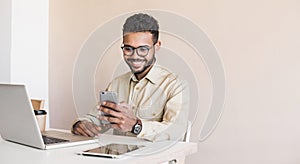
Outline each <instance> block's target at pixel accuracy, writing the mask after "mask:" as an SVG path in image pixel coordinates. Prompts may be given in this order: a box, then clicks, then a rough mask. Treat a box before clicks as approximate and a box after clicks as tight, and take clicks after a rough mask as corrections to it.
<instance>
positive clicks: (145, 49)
mask: <svg viewBox="0 0 300 164" xmlns="http://www.w3.org/2000/svg"><path fill="white" fill-rule="evenodd" d="M153 47H154V45H153V46H152V47H149V46H139V47H136V48H135V47H132V46H129V45H123V46H122V47H121V49H122V50H123V54H124V55H126V56H131V55H133V54H134V50H136V53H137V55H139V56H141V57H145V56H147V55H148V53H149V50H150V49H151V48H153Z"/></svg>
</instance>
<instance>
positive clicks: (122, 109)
mask: <svg viewBox="0 0 300 164" xmlns="http://www.w3.org/2000/svg"><path fill="white" fill-rule="evenodd" d="M99 110H100V111H102V112H104V113H106V114H109V115H110V116H99V119H100V120H105V121H108V122H111V124H108V126H110V127H112V128H114V129H118V130H120V131H123V132H130V131H131V130H132V127H133V126H134V125H135V123H136V121H137V118H136V117H135V115H134V114H133V111H132V109H131V107H130V106H129V105H128V104H126V103H124V102H121V103H120V104H115V103H112V102H107V101H106V102H103V103H102V104H101V106H100V108H99Z"/></svg>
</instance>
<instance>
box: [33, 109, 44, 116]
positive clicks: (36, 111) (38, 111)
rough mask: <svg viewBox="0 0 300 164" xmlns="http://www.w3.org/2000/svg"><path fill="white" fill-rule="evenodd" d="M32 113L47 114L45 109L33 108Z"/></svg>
mask: <svg viewBox="0 0 300 164" xmlns="http://www.w3.org/2000/svg"><path fill="white" fill-rule="evenodd" d="M34 114H35V115H44V114H47V112H46V111H45V110H34Z"/></svg>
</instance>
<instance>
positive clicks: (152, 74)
mask: <svg viewBox="0 0 300 164" xmlns="http://www.w3.org/2000/svg"><path fill="white" fill-rule="evenodd" d="M159 74H160V69H159V66H158V65H157V64H156V63H154V65H153V66H152V68H151V69H150V71H149V72H148V73H147V75H146V76H145V77H144V78H143V79H147V80H149V81H150V82H151V83H153V84H156V83H157V82H158V80H159V79H160V77H159V76H158V75H159ZM143 79H141V80H143ZM131 80H132V81H134V82H138V81H139V80H138V79H137V78H136V77H135V75H134V74H132V75H131Z"/></svg>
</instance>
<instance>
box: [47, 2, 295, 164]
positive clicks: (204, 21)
mask: <svg viewBox="0 0 300 164" xmlns="http://www.w3.org/2000/svg"><path fill="white" fill-rule="evenodd" d="M143 9H161V10H166V11H171V12H173V13H176V14H179V15H181V16H184V17H187V18H188V19H190V20H191V21H193V22H195V23H196V24H197V25H198V26H199V27H201V28H202V29H203V30H204V31H205V32H206V33H207V35H208V36H209V37H210V39H211V40H212V41H213V42H214V44H215V46H216V48H217V49H218V51H219V53H220V56H221V58H222V60H223V64H224V67H225V73H226V88H227V92H226V104H225V109H224V113H223V116H222V118H221V120H220V122H219V124H218V126H217V128H216V129H215V131H214V133H213V134H212V135H211V136H210V137H209V138H208V139H207V140H205V141H204V142H201V143H199V151H198V153H197V154H194V155H191V156H189V157H188V159H187V163H206V164H219V163H236V164H239V163H243V164H245V163H249V164H250V163H299V162H300V157H299V155H298V152H299V151H300V142H299V138H300V128H299V126H298V124H297V123H298V122H299V121H298V120H299V119H298V117H299V115H300V110H299V98H300V87H299V86H298V84H299V83H300V76H299V73H298V70H300V65H299V64H298V63H299V60H300V57H299V54H300V50H299V45H300V39H299V38H300V31H299V29H300V21H299V20H300V2H299V1H297V0H294V1H292V0H289V1H274V0H273V1H272V0H253V1H249V0H248V1H245V0H242V1H241V0H226V1H225V0H216V1H208V0H207V1H179V0H165V1H158V0H153V1H145V2H144V1H143V2H141V1H138V0H134V1H133V0H132V1H127V2H126V3H125V2H122V1H105V0H87V1H79V0H76V1H74V0H63V1H61V0H52V1H50V18H49V19H50V35H49V37H50V40H49V43H50V47H49V51H50V52H49V108H50V126H51V127H56V128H68V127H69V125H70V124H71V122H72V120H73V119H74V118H75V117H76V113H75V106H74V101H73V95H72V75H73V69H74V63H75V61H76V57H77V55H78V54H79V52H80V48H81V47H82V45H83V44H84V42H85V41H86V39H87V38H88V37H89V35H90V34H91V33H92V32H93V31H94V30H95V29H96V28H97V27H99V26H100V25H101V24H104V23H105V22H107V21H109V20H111V19H112V18H113V17H116V16H118V15H121V14H123V13H126V12H133V11H134V10H143ZM178 26H183V25H178ZM183 28H184V26H183ZM166 39H168V38H167V37H166ZM199 67H200V68H202V65H200V66H199ZM200 68H199V69H200ZM201 70H202V69H201ZM98 71H99V70H98ZM202 73H203V74H199V77H200V78H202V79H203V81H207V79H206V78H207V75H206V74H205V71H203V72H202ZM98 78H99V77H98ZM96 80H97V82H98V81H101V79H96ZM106 80H107V79H104V81H106ZM99 85H103V86H105V84H99ZM205 86H207V88H205ZM210 87H211V86H210V84H209V83H207V82H203V84H202V86H201V87H200V88H202V91H203V92H204V94H203V93H201V94H202V95H207V96H208V97H209V96H210V95H209V94H210V89H209V88H210ZM208 97H205V96H203V97H201V96H200V98H201V99H200V102H201V104H200V108H201V110H202V108H203V110H205V108H207V106H208V104H209V102H210V99H209V98H208ZM204 113H205V112H203V111H202V113H201V111H200V112H199V117H198V119H197V120H196V121H195V122H194V125H193V129H192V130H193V131H192V137H191V138H192V141H196V140H197V138H198V131H199V128H200V125H201V123H202V119H203V115H202V114H204Z"/></svg>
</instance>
